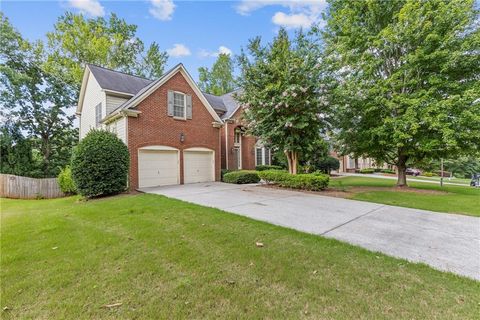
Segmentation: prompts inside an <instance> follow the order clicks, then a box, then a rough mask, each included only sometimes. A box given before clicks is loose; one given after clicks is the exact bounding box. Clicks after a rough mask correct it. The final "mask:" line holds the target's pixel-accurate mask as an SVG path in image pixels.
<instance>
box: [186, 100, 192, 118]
mask: <svg viewBox="0 0 480 320" xmlns="http://www.w3.org/2000/svg"><path fill="white" fill-rule="evenodd" d="M186 98H187V103H186V104H187V110H186V115H187V119H192V95H190V94H187V95H186Z"/></svg>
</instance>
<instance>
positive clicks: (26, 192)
mask: <svg viewBox="0 0 480 320" xmlns="http://www.w3.org/2000/svg"><path fill="white" fill-rule="evenodd" d="M63 196H64V194H63V192H62V191H61V190H60V186H59V185H58V182H57V178H46V179H36V178H28V177H20V176H15V175H12V174H0V197H5V198H15V199H40V198H59V197H63Z"/></svg>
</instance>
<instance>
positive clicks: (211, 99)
mask: <svg viewBox="0 0 480 320" xmlns="http://www.w3.org/2000/svg"><path fill="white" fill-rule="evenodd" d="M177 66H178V65H176V66H175V67H173V68H172V69H170V71H171V70H173V69H175V68H176V67H177ZM88 68H89V69H90V71H91V72H92V73H93V76H94V77H95V79H96V80H97V82H98V84H99V85H100V87H101V88H102V89H105V90H112V91H118V92H124V93H129V94H131V95H133V97H132V98H131V99H129V100H128V101H125V102H124V103H122V104H121V105H119V106H118V107H117V108H115V109H114V110H113V111H116V110H119V109H122V108H123V107H124V106H125V105H127V104H128V103H129V102H130V101H131V100H132V99H135V98H136V97H138V96H140V95H141V94H142V93H143V92H145V91H147V90H148V89H149V88H150V87H151V86H153V85H155V83H156V82H158V81H161V79H162V78H163V77H160V78H159V79H156V80H149V79H146V78H142V77H137V76H133V75H130V74H126V73H123V72H119V71H115V70H111V69H107V68H103V67H99V66H96V65H93V64H88ZM170 71H167V72H165V74H164V75H167V74H168V73H169V72H170ZM235 92H238V90H236V91H232V92H230V93H227V94H224V95H223V96H216V95H213V94H209V93H206V92H202V93H203V95H204V96H205V99H207V101H208V103H210V105H211V106H212V107H213V109H215V111H216V112H217V113H220V114H222V116H221V118H222V119H226V118H228V117H230V116H231V115H232V114H233V112H235V110H236V109H237V107H238V103H237V101H236V100H235V99H234V97H233V94H234V93H235ZM113 111H112V112H113Z"/></svg>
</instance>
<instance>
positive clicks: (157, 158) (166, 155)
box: [138, 150, 179, 188]
mask: <svg viewBox="0 0 480 320" xmlns="http://www.w3.org/2000/svg"><path fill="white" fill-rule="evenodd" d="M178 174H179V163H178V151H159V150H140V151H139V153H138V180H139V186H140V187H141V188H145V187H154V186H164V185H172V184H178V183H179V181H178Z"/></svg>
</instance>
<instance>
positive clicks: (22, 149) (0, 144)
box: [0, 122, 41, 177]
mask: <svg viewBox="0 0 480 320" xmlns="http://www.w3.org/2000/svg"><path fill="white" fill-rule="evenodd" d="M32 149H33V148H32V141H31V140H30V139H28V138H26V137H24V135H23V134H22V131H21V129H20V127H19V126H18V124H17V123H12V122H5V123H2V125H1V127H0V173H7V174H14V175H19V176H29V177H37V176H39V173H38V172H37V171H36V168H38V166H37V164H36V163H35V159H34V157H33V152H32ZM40 175H41V174H40Z"/></svg>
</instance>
